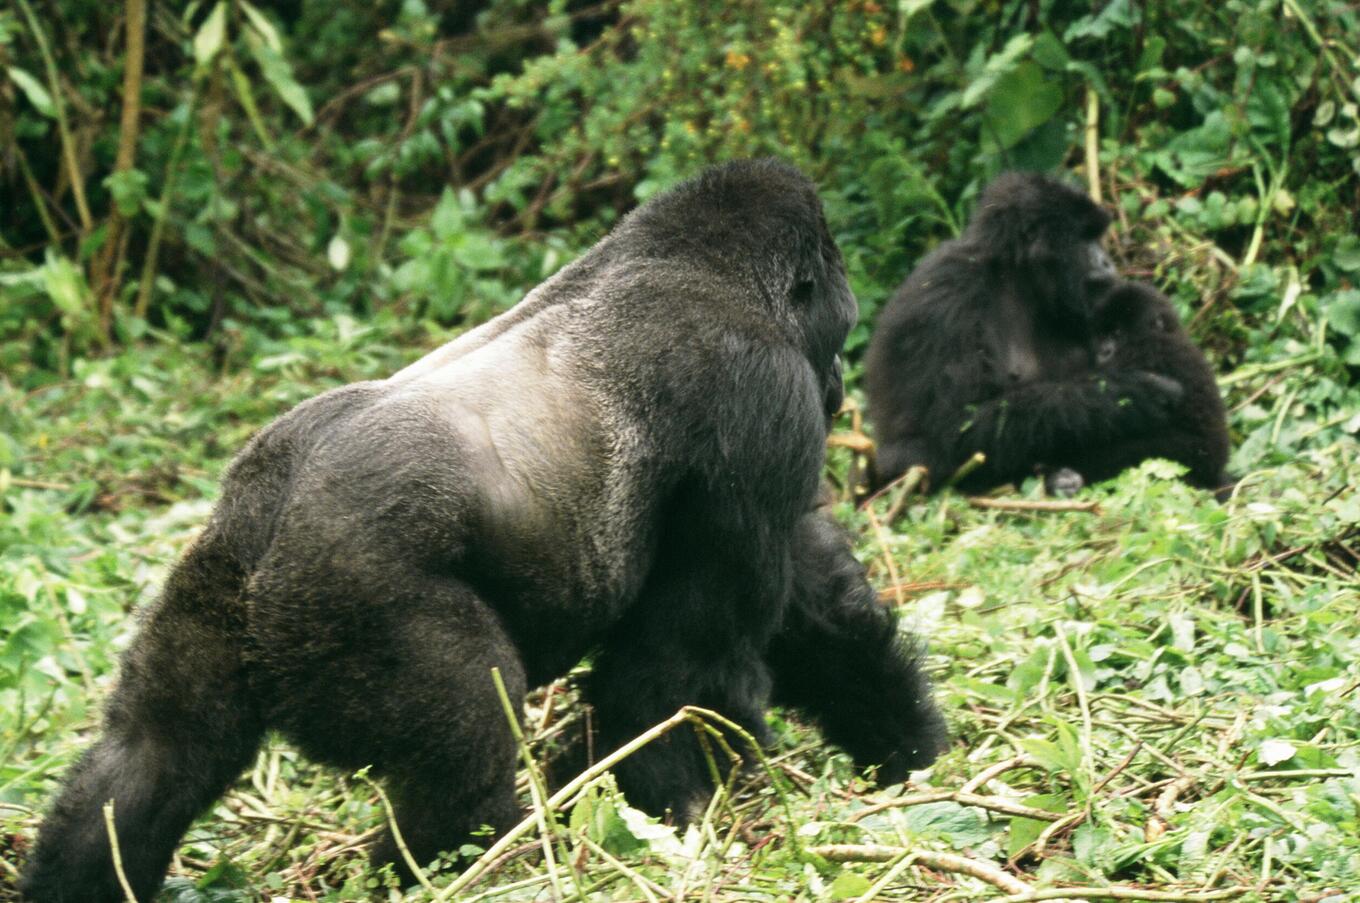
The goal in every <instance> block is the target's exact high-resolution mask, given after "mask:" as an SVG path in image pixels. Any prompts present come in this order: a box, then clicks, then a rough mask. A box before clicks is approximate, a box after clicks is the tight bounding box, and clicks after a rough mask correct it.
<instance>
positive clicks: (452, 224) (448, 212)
mask: <svg viewBox="0 0 1360 903" xmlns="http://www.w3.org/2000/svg"><path fill="white" fill-rule="evenodd" d="M430 228H431V229H433V230H434V234H435V237H436V238H439V239H441V240H444V241H447V240H448V239H450V238H453V237H454V236H456V235H459V234H461V233H462V231H463V208H462V207H461V206H460V205H459V203H458V198H457V196H456V195H454V193H453V189H452V188H445V189H444V193H443V194H441V195H440V196H439V203H438V204H436V205H435V208H434V213H432V214H430Z"/></svg>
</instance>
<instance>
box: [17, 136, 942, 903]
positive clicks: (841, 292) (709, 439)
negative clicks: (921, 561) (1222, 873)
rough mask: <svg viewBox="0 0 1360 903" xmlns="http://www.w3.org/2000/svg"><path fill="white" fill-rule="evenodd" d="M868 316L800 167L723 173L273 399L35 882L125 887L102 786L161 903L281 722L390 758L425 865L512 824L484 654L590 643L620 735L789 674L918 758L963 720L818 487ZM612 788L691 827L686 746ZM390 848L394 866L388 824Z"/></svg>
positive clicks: (752, 725) (817, 716)
mask: <svg viewBox="0 0 1360 903" xmlns="http://www.w3.org/2000/svg"><path fill="white" fill-rule="evenodd" d="M855 314H856V305H855V299H854V297H853V296H852V294H851V292H850V289H849V285H848V283H847V282H846V277H845V271H844V266H843V264H842V261H841V256H840V251H839V249H838V248H837V247H836V244H835V242H834V241H833V239H832V238H831V236H830V234H829V232H828V231H827V227H826V224H825V221H824V219H823V216H822V210H821V205H820V203H819V201H818V199H817V195H816V193H815V190H814V187H813V185H812V184H811V183H810V182H809V181H808V180H807V179H806V178H805V177H804V176H802V175H801V174H800V173H799V172H798V171H797V170H795V169H793V168H792V167H790V166H788V165H786V164H782V163H779V162H776V161H769V160H766V161H754V162H753V161H741V162H733V163H729V164H726V165H723V166H719V167H716V168H712V169H709V170H707V171H706V172H704V173H703V174H701V175H700V176H698V177H697V178H695V179H693V180H691V181H688V182H685V183H683V184H681V185H680V186H679V187H677V188H675V189H674V190H672V191H670V192H669V193H666V194H663V195H661V196H659V197H656V198H654V199H653V200H651V201H649V202H648V203H647V204H645V205H643V206H642V207H640V208H639V209H637V210H636V211H634V212H633V213H631V214H630V215H629V216H627V217H626V218H624V219H623V220H622V222H621V223H620V224H619V225H618V227H617V228H616V229H615V230H614V231H613V232H612V233H611V234H610V235H608V236H607V237H606V238H604V239H603V240H602V241H601V242H600V243H599V244H597V245H596V246H595V247H594V248H592V249H591V250H590V251H589V252H587V253H586V254H585V255H584V256H583V257H581V258H580V259H579V260H577V261H575V262H574V263H572V264H571V265H569V266H567V267H566V268H564V269H563V270H562V271H561V272H559V273H558V274H557V275H556V276H554V277H553V278H551V279H549V280H548V281H547V282H545V283H544V284H542V285H541V286H539V287H538V288H536V289H535V290H533V291H532V292H530V293H529V294H528V295H527V296H526V297H525V298H524V300H523V301H521V302H520V303H519V304H518V305H516V306H515V307H513V308H512V309H510V310H509V311H507V312H505V313H504V314H502V315H500V316H499V317H497V318H495V319H493V320H491V321H489V322H488V323H486V324H484V325H482V326H480V327H478V328H476V329H474V330H472V331H470V332H468V333H466V334H464V335H463V336H461V337H459V338H457V339H455V340H454V341H452V342H450V343H449V344H447V345H445V346H443V347H442V348H439V349H437V350H435V351H433V352H431V353H430V354H428V355H427V356H426V357H424V358H423V359H421V360H419V361H417V362H416V363H414V364H412V365H411V366H409V367H407V368H406V369H404V370H401V371H400V372H398V373H396V374H395V375H393V376H391V377H389V378H387V379H384V380H379V381H373V382H363V383H356V384H353V385H350V386H345V387H342V388H339V389H336V390H333V391H331V392H327V393H325V394H324V395H321V396H319V397H317V398H314V399H312V400H310V401H307V402H304V403H303V404H301V405H299V406H298V407H296V408H295V409H293V410H292V411H291V412H289V413H287V414H285V415H283V416H282V417H281V418H279V419H278V420H277V421H275V422H274V423H273V424H271V425H270V426H268V427H266V428H265V429H264V430H263V431H261V432H260V433H259V434H258V435H256V436H255V437H254V439H252V440H251V442H250V443H249V444H248V445H247V446H246V448H245V449H244V450H243V451H242V452H241V453H240V455H239V456H238V457H237V458H236V460H235V461H234V462H233V463H232V465H231V466H230V468H229V469H228V471H227V473H226V475H225V477H224V479H223V483H222V492H221V499H220V501H219V502H218V504H217V506H216V508H215V510H214V511H213V514H212V516H211V518H210V520H209V522H208V524H207V526H206V527H205V529H204V531H203V533H202V534H201V535H200V536H199V537H198V538H197V540H196V541H195V542H194V543H193V544H192V545H191V546H190V548H189V549H188V550H187V551H186V552H185V554H184V556H183V558H182V559H181V560H180V561H179V562H178V564H177V565H176V566H175V567H174V569H173V570H172V572H171V574H170V576H169V578H168V581H167V583H166V586H165V589H164V592H163V594H162V595H161V597H160V599H159V600H158V602H157V603H156V604H155V605H154V606H153V607H152V608H151V610H150V611H149V612H148V613H147V615H146V616H145V619H144V621H143V622H142V624H141V627H140V630H139V632H138V634H137V636H136V638H135V639H134V640H133V642H132V645H131V647H130V648H129V650H128V651H127V653H126V655H125V657H124V659H123V663H122V670H121V676H120V679H119V683H118V685H117V688H116V689H115V691H114V693H113V695H112V697H111V699H110V701H109V703H108V707H107V710H106V713H105V717H104V723H103V729H102V735H101V737H100V738H99V740H98V741H97V742H96V743H95V745H94V746H93V747H92V748H91V749H89V750H88V751H87V752H86V753H85V754H84V756H83V757H82V758H81V759H80V760H79V762H78V763H77V764H76V765H75V766H74V767H73V768H72V770H71V772H70V774H69V775H68V777H67V779H66V782H65V787H64V790H63V791H62V793H61V794H60V796H59V797H58V799H57V800H56V802H55V804H54V805H53V806H52V809H51V811H50V812H49V814H48V815H47V817H46V820H45V821H44V823H43V824H42V826H41V828H40V830H39V836H38V840H37V844H36V848H35V851H34V853H33V854H32V857H31V860H30V861H29V863H28V864H27V867H26V870H25V872H24V875H23V879H22V893H23V894H24V896H25V898H26V899H28V900H32V901H38V903H52V901H65V903H73V901H81V903H104V901H115V900H121V899H122V897H123V894H122V891H121V890H120V889H119V885H118V882H117V880H116V877H115V872H114V869H113V866H112V863H111V851H110V844H109V842H108V839H107V836H106V831H105V825H104V821H103V818H102V812H101V807H102V806H103V805H104V803H105V802H106V801H108V800H113V801H114V802H115V804H116V806H115V813H116V832H117V836H118V838H119V840H120V848H121V855H122V861H123V866H124V869H125V872H126V875H127V878H128V880H129V882H130V884H131V888H132V890H133V892H134V893H135V894H136V895H137V896H138V897H139V898H141V899H144V900H145V899H150V898H151V896H152V894H153V893H154V892H155V890H156V889H157V887H159V885H160V883H161V881H162V878H163V876H164V873H165V870H166V868H167V866H168V863H169V861H170V859H171V856H172V854H173V851H174V849H175V847H176V845H177V843H178V841H179V839H180V837H181V836H182V835H183V833H184V832H185V831H186V830H187V828H188V827H189V825H190V823H191V821H192V820H193V819H194V817H195V816H196V815H198V814H199V813H200V812H202V811H203V810H204V809H205V808H207V807H208V806H209V805H210V804H211V803H212V802H213V801H214V800H215V799H216V798H217V797H218V796H219V795H220V794H222V793H223V791H224V790H225V789H226V788H227V787H228V786H229V785H230V783H231V782H232V781H233V779H235V778H236V777H237V775H238V774H239V773H240V772H241V771H242V770H243V769H244V768H245V767H246V766H247V765H248V764H249V763H250V762H251V761H252V759H253V757H254V755H255V752H256V749H257V747H258V744H259V743H260V740H261V737H262V735H263V733H264V732H265V731H267V730H277V731H279V732H281V733H282V734H283V735H284V736H286V737H287V738H289V739H291V740H292V741H293V742H294V743H296V744H297V745H298V747H299V748H300V749H301V750H302V751H303V752H304V753H306V754H307V755H309V756H310V757H312V758H314V759H316V760H319V761H322V762H327V763H331V764H334V765H337V766H339V767H342V768H346V769H356V768H360V767H363V766H366V765H367V766H372V769H373V773H374V774H375V775H378V776H380V777H381V779H382V780H383V781H384V783H385V784H386V787H387V791H388V794H389V796H390V798H391V800H392V802H393V805H394V808H395V813H396V818H397V822H398V825H399V827H400V829H401V832H402V834H403V836H404V839H405V841H406V844H407V846H408V847H409V848H410V850H411V852H412V853H413V854H414V855H415V857H416V860H417V861H419V862H428V861H430V860H431V859H432V858H433V857H434V856H435V855H436V854H437V853H438V852H439V851H446V850H453V849H457V848H458V847H459V845H460V844H462V843H465V842H467V841H468V840H469V839H470V837H471V835H472V833H473V832H474V831H477V830H478V829H479V828H480V827H482V826H484V825H485V826H490V827H491V828H492V829H494V830H497V831H503V830H505V829H506V828H508V827H509V826H510V825H512V824H513V823H515V822H516V821H517V820H518V818H519V816H520V811H519V806H518V805H517V802H516V797H515V790H514V787H515V770H516V749H515V743H514V739H513V737H512V732H511V730H510V725H509V724H508V723H507V721H506V718H505V716H504V713H503V710H502V708H501V705H500V702H499V697H498V695H497V693H496V690H495V687H494V684H493V681H492V679H491V675H490V671H491V669H492V668H499V669H500V673H501V674H502V676H503V678H504V682H505V685H506V687H507V689H508V691H509V693H510V694H511V697H512V699H513V700H515V701H516V702H517V703H519V702H522V698H523V695H524V693H525V691H526V688H528V687H532V686H536V685H540V684H543V683H545V682H548V681H550V680H552V679H554V678H556V677H558V676H559V675H561V674H563V673H564V672H565V671H567V670H568V669H569V668H571V667H572V666H573V665H574V664H575V663H576V662H578V661H579V660H581V659H582V658H583V657H585V656H590V658H591V662H592V666H593V669H592V673H591V675H590V677H589V680H588V682H587V684H586V686H585V689H584V692H585V696H586V698H587V699H588V700H589V702H590V703H592V704H593V706H594V708H595V711H596V715H597V719H596V720H597V723H598V724H599V730H600V734H601V739H602V741H603V744H604V746H603V748H604V749H606V750H607V749H610V748H616V747H617V746H618V745H620V744H621V743H622V742H624V741H626V740H628V739H631V738H632V737H633V736H634V735H636V734H638V733H640V732H641V731H643V730H644V729H646V728H647V727H649V726H651V725H653V724H655V723H656V722H658V721H661V720H663V719H664V718H666V717H668V716H669V715H671V714H672V713H673V712H674V711H675V710H676V709H678V708H679V707H681V706H684V705H687V704H693V705H701V706H706V707H709V708H712V709H715V710H717V711H719V712H721V713H723V714H724V715H725V716H726V717H728V718H730V719H732V720H734V721H735V722H737V723H739V724H740V725H742V726H743V727H744V728H745V729H746V730H748V731H750V732H751V733H752V734H753V735H754V736H755V737H757V738H759V739H761V740H762V741H764V740H767V739H768V733H769V731H768V728H767V727H766V725H765V723H764V709H765V707H766V705H767V703H769V701H770V700H771V699H772V698H773V699H778V700H780V701H781V702H784V703H785V704H788V705H792V706H796V707H799V708H802V709H803V710H804V711H806V712H807V714H808V715H809V716H810V717H811V718H812V719H813V720H815V721H819V722H820V723H821V724H822V725H823V726H824V727H825V729H826V731H827V733H828V735H829V736H830V737H831V738H832V739H834V740H835V741H836V742H838V743H839V744H841V745H842V746H843V747H844V748H845V749H846V751H847V752H849V753H850V754H851V755H852V756H853V757H854V758H855V760H856V762H857V763H858V764H860V765H864V766H868V765H875V764H877V765H881V766H883V769H884V771H883V773H884V774H885V775H887V776H892V777H898V776H900V775H902V774H904V773H905V771H906V770H907V769H909V768H913V767H921V766H924V765H925V764H927V763H929V762H930V761H931V760H932V759H933V758H934V757H935V756H936V755H937V754H938V752H939V751H940V750H941V749H942V747H943V745H944V742H945V730H944V724H943V721H942V719H941V716H940V714H939V712H938V711H937V709H936V708H935V705H934V703H933V701H932V699H931V696H930V692H929V688H928V686H927V683H926V680H925V678H924V676H923V675H922V673H921V671H920V667H919V663H918V660H917V658H916V656H915V655H914V653H913V650H912V645H911V643H910V642H909V641H908V640H906V639H905V638H904V637H903V636H902V635H901V634H900V633H899V632H898V631H897V629H896V625H895V620H894V618H893V616H892V615H891V613H890V612H888V611H886V610H885V609H882V608H880V607H879V606H878V603H877V602H876V600H875V599H874V597H873V592H872V590H871V589H869V587H868V584H867V582H866V581H865V578H864V574H863V572H862V570H861V569H859V567H858V565H857V564H856V563H855V560H854V557H853V555H852V553H851V550H850V548H849V545H848V543H847V542H846V541H845V539H844V537H842V536H840V535H839V534H838V533H837V532H836V530H835V526H834V524H831V523H830V522H829V521H827V520H826V519H825V517H824V515H823V514H821V513H820V512H818V511H817V510H816V508H815V505H814V502H815V499H816V495H817V492H818V486H819V477H820V470H821V466H822V460H823V449H824V443H825V439H826V435H827V431H828V427H829V424H830V417H831V415H832V414H834V413H835V412H836V410H837V409H838V408H839V406H840V404H841V401H842V394H843V387H842V384H841V375H840V364H839V361H838V353H839V351H840V347H841V344H842V342H843V341H844V339H845V336H846V333H847V332H848V330H849V329H850V328H851V326H852V324H853V321H854V319H855ZM617 777H618V780H619V783H620V785H621V786H622V787H623V789H624V791H625V792H626V793H627V794H628V796H629V798H630V800H631V801H632V802H633V803H634V804H635V805H640V806H641V807H643V808H645V809H647V810H649V811H651V812H653V813H656V814H662V813H665V812H667V811H669V812H670V813H672V814H673V816H674V817H675V818H677V819H680V820H683V819H685V818H687V817H692V816H693V814H694V813H695V812H696V811H697V810H699V809H700V808H701V807H702V805H703V803H704V800H705V799H706V798H707V797H708V796H709V795H710V794H711V791H712V775H711V772H710V770H709V768H708V766H707V764H706V760H705V758H704V756H703V755H702V749H701V747H700V746H699V744H698V742H697V741H696V740H695V739H694V737H693V736H690V735H686V736H681V735H680V734H673V735H670V736H668V737H667V738H665V739H663V740H662V741H659V742H657V743H654V744H652V745H650V746H648V747H647V748H645V749H643V750H642V751H640V752H639V753H637V754H636V755H635V756H632V757H630V758H629V759H627V760H626V761H624V762H623V763H621V764H620V766H619V767H618V769H617ZM372 858H373V861H374V862H375V863H380V864H381V863H394V864H395V865H396V866H397V868H398V869H399V870H400V869H403V866H402V865H401V864H400V863H399V862H398V859H399V856H398V850H397V846H396V844H395V841H394V839H393V837H392V836H391V835H390V834H388V835H385V836H383V837H381V838H380V839H379V840H378V842H377V844H376V846H375V848H374V849H373V851H372ZM403 873H404V872H403ZM407 877H410V876H409V875H407Z"/></svg>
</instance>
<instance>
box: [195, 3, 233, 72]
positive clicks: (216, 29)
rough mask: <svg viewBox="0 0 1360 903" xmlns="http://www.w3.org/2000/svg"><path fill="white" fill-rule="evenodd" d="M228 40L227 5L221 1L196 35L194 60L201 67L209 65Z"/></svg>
mask: <svg viewBox="0 0 1360 903" xmlns="http://www.w3.org/2000/svg"><path fill="white" fill-rule="evenodd" d="M226 38H227V4H226V0H220V2H219V3H218V4H217V5H216V6H214V7H213V9H212V12H210V13H208V18H206V19H204V20H203V24H202V25H201V26H199V29H198V33H197V34H195V35H194V59H195V60H196V61H197V62H198V64H199V65H200V66H206V65H208V63H210V62H212V59H213V57H215V56H217V54H218V51H220V50H221V49H222V45H223V44H224V43H225V42H226Z"/></svg>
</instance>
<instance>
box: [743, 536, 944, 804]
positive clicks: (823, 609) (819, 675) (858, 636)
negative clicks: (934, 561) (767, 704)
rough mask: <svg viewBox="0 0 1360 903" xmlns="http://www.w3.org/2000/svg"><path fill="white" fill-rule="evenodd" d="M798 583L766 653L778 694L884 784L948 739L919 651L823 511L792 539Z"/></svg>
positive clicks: (925, 760)
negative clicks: (873, 767) (875, 771)
mask: <svg viewBox="0 0 1360 903" xmlns="http://www.w3.org/2000/svg"><path fill="white" fill-rule="evenodd" d="M793 561H794V585H793V593H792V597H791V601H790V604H789V609H788V611H787V612H786V614H785V616H784V623H783V625H782V627H781V629H780V631H779V632H778V633H777V634H775V636H774V639H773V641H772V642H771V644H770V649H769V651H768V652H767V653H766V661H767V662H769V665H770V670H771V672H772V674H773V676H774V701H775V703H777V704H780V705H788V706H792V707H794V708H796V709H798V710H800V711H802V712H804V713H805V714H807V715H809V716H810V717H811V718H813V719H814V720H815V721H816V722H817V724H818V725H819V726H820V727H821V728H822V730H823V732H824V733H825V734H826V737H827V739H828V740H830V741H831V742H833V743H835V744H836V745H838V746H840V747H841V748H842V749H844V750H845V751H846V752H848V753H850V755H851V756H852V757H853V758H854V760H855V764H856V765H857V766H859V767H861V768H864V767H868V766H871V765H877V766H879V770H878V780H879V782H880V783H881V784H885V785H886V784H893V783H897V782H898V781H901V780H903V779H904V778H905V777H906V776H907V773H908V772H909V771H910V770H911V769H913V768H924V767H925V766H927V765H929V764H930V763H931V762H932V761H934V759H935V757H936V756H937V755H939V754H940V752H941V751H943V750H944V748H945V746H946V744H947V739H948V738H947V732H946V728H945V723H944V718H943V717H941V715H940V713H939V711H938V710H937V709H936V707H935V703H934V701H933V699H932V698H931V692H930V684H929V682H928V681H927V680H926V677H925V675H924V674H922V673H921V669H920V664H919V654H918V653H917V651H916V649H915V648H914V646H913V644H912V643H911V642H910V641H909V640H908V638H907V637H906V636H905V635H903V634H902V633H901V632H900V631H899V630H898V627H897V618H896V617H894V615H893V614H892V612H891V611H889V610H888V609H887V608H885V607H884V606H883V605H882V604H880V603H879V601H878V597H877V593H875V592H874V590H873V587H871V586H870V585H869V582H868V580H867V579H866V578H865V574H864V568H863V566H862V565H860V563H859V562H858V561H857V560H856V559H855V557H854V555H853V554H851V550H850V544H849V541H848V538H847V537H846V536H845V535H844V532H843V531H842V530H841V529H840V527H839V526H838V525H837V524H836V523H835V522H834V521H832V520H831V519H830V518H829V517H828V516H826V515H824V514H823V513H821V512H811V513H809V514H807V515H806V516H804V518H803V520H802V522H800V524H799V526H798V533H797V535H796V536H795V538H794V546H793Z"/></svg>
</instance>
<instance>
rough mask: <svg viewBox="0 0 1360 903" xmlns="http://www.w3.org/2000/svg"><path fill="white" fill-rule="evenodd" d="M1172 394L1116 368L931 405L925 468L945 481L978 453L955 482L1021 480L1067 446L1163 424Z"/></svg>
mask: <svg viewBox="0 0 1360 903" xmlns="http://www.w3.org/2000/svg"><path fill="white" fill-rule="evenodd" d="M951 369H953V370H954V373H953V376H955V377H957V378H959V379H964V378H965V377H964V376H963V375H962V374H960V373H958V371H957V368H951ZM1180 395H1181V387H1180V385H1179V384H1178V383H1176V382H1175V381H1174V380H1168V379H1166V378H1164V377H1158V376H1156V375H1154V374H1150V373H1142V372H1139V371H1118V372H1113V373H1106V374H1090V375H1086V376H1082V377H1080V378H1077V379H1071V380H1036V381H1033V382H1028V383H1022V384H1020V385H1016V386H1013V387H1009V388H1007V389H1006V390H1004V391H1002V392H1000V393H998V394H996V395H995V396H992V397H989V398H985V399H983V400H980V401H976V402H972V403H968V404H964V405H963V406H962V407H957V406H955V407H952V408H949V409H942V408H941V406H940V400H935V401H934V402H932V403H931V404H930V408H929V410H928V414H927V416H928V417H929V418H930V419H931V421H933V422H934V423H935V424H936V428H935V429H933V430H932V431H931V434H930V437H929V441H928V444H927V448H928V458H927V461H926V466H927V468H928V469H929V472H930V473H931V475H932V477H933V478H934V480H936V481H939V480H947V479H949V477H951V476H953V474H954V472H955V471H957V469H958V468H959V467H961V466H962V465H963V464H964V463H965V462H966V461H968V460H969V459H970V458H971V457H972V456H973V454H974V453H976V452H981V453H982V454H983V456H984V461H983V463H982V464H981V465H980V466H979V467H978V468H977V469H976V470H974V471H973V472H972V473H970V474H969V475H968V476H967V477H965V478H964V479H963V480H962V481H961V485H963V486H964V487H972V488H986V487H990V486H996V485H999V484H1001V483H1006V482H1012V481H1018V480H1023V479H1024V478H1025V477H1028V476H1031V475H1032V474H1033V470H1034V466H1035V464H1036V463H1038V462H1047V461H1053V460H1056V459H1058V458H1059V457H1062V455H1063V454H1064V452H1065V451H1066V450H1068V449H1071V448H1074V447H1081V448H1090V447H1099V446H1103V445H1107V444H1109V443H1110V442H1113V441H1116V440H1118V439H1120V438H1123V437H1126V436H1131V435H1138V434H1141V433H1145V432H1147V431H1149V430H1151V429H1153V428H1154V427H1156V426H1159V425H1161V424H1164V423H1166V421H1167V419H1168V417H1169V415H1170V412H1171V410H1172V408H1173V406H1174V405H1175V403H1176V401H1177V400H1179V398H1180ZM937 485H938V482H937Z"/></svg>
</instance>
